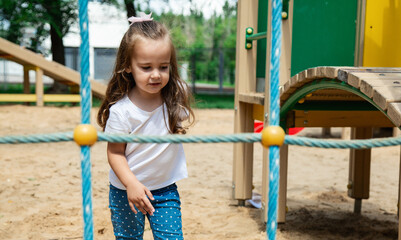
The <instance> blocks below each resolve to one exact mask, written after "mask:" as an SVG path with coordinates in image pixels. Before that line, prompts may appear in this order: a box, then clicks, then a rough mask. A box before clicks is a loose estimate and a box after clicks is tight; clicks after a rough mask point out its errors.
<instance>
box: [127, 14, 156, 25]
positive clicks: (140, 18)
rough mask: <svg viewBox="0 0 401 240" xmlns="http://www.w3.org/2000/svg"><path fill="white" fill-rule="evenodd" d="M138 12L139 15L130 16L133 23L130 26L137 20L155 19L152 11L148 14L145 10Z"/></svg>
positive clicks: (129, 19)
mask: <svg viewBox="0 0 401 240" xmlns="http://www.w3.org/2000/svg"><path fill="white" fill-rule="evenodd" d="M138 14H139V17H134V16H132V17H130V18H128V21H129V22H130V23H131V24H130V26H131V25H132V24H133V23H136V22H146V21H152V20H153V18H152V17H151V16H152V13H149V14H146V13H144V12H139V13H138Z"/></svg>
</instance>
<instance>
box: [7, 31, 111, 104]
mask: <svg viewBox="0 0 401 240" xmlns="http://www.w3.org/2000/svg"><path fill="white" fill-rule="evenodd" d="M0 57H1V58H4V59H6V60H9V61H13V62H16V63H19V64H21V65H22V66H23V67H24V68H23V69H24V70H23V71H24V74H23V78H24V80H23V85H24V93H20V94H0V102H35V103H36V105H37V106H43V105H44V103H45V102H80V101H81V98H80V96H79V94H44V88H43V87H44V85H43V75H46V76H48V77H50V78H52V79H54V80H55V81H58V82H60V83H62V84H65V85H68V86H76V87H78V86H79V85H80V82H81V77H80V74H79V73H78V72H77V71H74V70H72V69H70V68H68V67H65V66H63V65H61V64H59V63H56V62H53V61H49V60H47V59H45V58H44V57H43V56H42V55H40V54H36V53H34V52H32V51H30V50H27V49H25V48H23V47H20V46H18V45H16V44H14V43H12V42H9V41H7V40H5V39H3V38H0ZM30 70H33V71H35V73H36V74H35V94H30V93H29V92H30V88H29V86H30V79H29V71H30ZM91 87H92V92H93V94H94V95H95V96H99V97H103V96H104V94H105V93H106V86H105V85H104V84H101V83H99V82H96V81H94V80H91Z"/></svg>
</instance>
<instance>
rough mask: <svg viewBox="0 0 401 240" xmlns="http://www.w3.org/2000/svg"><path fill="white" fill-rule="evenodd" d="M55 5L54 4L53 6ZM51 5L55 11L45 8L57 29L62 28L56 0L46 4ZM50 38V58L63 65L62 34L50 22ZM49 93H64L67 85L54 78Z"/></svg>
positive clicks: (67, 90)
mask: <svg viewBox="0 0 401 240" xmlns="http://www.w3.org/2000/svg"><path fill="white" fill-rule="evenodd" d="M55 5H56V6H55ZM47 6H48V7H49V6H52V7H54V8H57V10H58V11H55V9H51V8H49V9H47V11H48V13H49V14H50V15H51V16H52V19H53V21H54V22H55V24H56V26H58V29H59V31H61V29H62V24H63V23H62V20H61V16H57V13H60V12H61V10H59V9H60V7H61V6H60V4H59V3H57V2H53V4H52V5H50V4H48V5H47ZM50 40H51V52H52V55H53V57H52V59H53V61H55V62H57V63H60V64H62V65H65V53H64V43H63V36H62V34H61V33H60V32H58V31H57V29H56V28H55V27H54V26H53V25H52V24H50ZM49 92H50V93H66V92H69V88H68V86H66V85H65V84H62V83H59V82H57V81H56V80H54V83H53V86H52V87H51V88H50V89H49Z"/></svg>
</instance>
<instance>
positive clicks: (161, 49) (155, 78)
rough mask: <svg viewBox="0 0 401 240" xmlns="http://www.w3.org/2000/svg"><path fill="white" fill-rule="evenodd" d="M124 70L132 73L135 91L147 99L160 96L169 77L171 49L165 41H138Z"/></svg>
mask: <svg viewBox="0 0 401 240" xmlns="http://www.w3.org/2000/svg"><path fill="white" fill-rule="evenodd" d="M133 51H134V52H133V54H132V58H131V65H130V67H129V69H126V71H127V72H128V73H130V72H132V75H133V77H134V80H135V84H136V86H135V87H136V88H137V89H136V90H138V91H139V93H140V94H142V95H143V96H147V97H152V96H155V95H160V93H161V89H162V88H163V87H164V86H166V85H167V83H168V81H169V77H170V74H169V73H170V57H171V48H170V44H169V41H168V40H167V39H160V40H152V39H138V40H137V42H136V44H135V46H134V49H133Z"/></svg>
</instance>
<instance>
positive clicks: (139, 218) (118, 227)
mask: <svg viewBox="0 0 401 240" xmlns="http://www.w3.org/2000/svg"><path fill="white" fill-rule="evenodd" d="M151 192H152V194H153V197H154V199H155V200H153V201H150V202H151V203H152V205H153V207H154V208H155V212H154V213H153V216H150V215H149V214H147V215H146V217H147V218H148V220H149V223H150V227H151V229H152V233H153V238H154V239H156V240H167V239H168V240H182V239H184V238H183V234H182V221H181V207H180V206H181V201H180V196H179V194H178V191H177V185H176V184H172V185H170V186H167V187H165V188H161V189H157V190H154V191H151ZM109 204H110V206H109V207H110V210H111V222H112V223H113V229H114V235H115V237H116V239H117V240H120V239H121V240H122V239H138V240H141V239H143V231H144V228H145V215H143V213H141V212H140V211H138V213H137V214H135V213H134V212H132V210H131V208H130V207H129V204H128V200H127V192H126V191H125V190H121V189H118V188H116V187H114V186H113V185H111V184H110V193H109Z"/></svg>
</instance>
